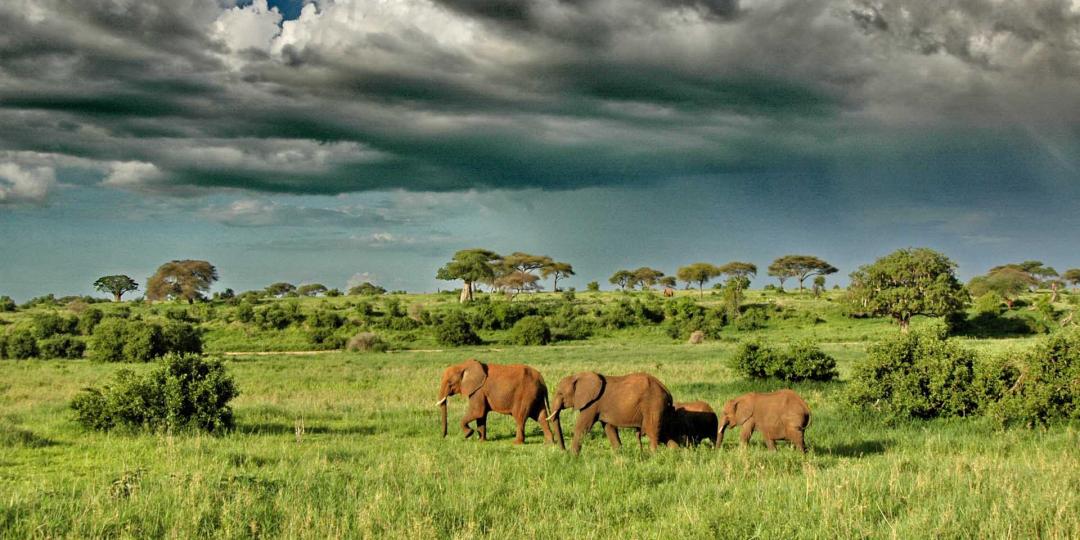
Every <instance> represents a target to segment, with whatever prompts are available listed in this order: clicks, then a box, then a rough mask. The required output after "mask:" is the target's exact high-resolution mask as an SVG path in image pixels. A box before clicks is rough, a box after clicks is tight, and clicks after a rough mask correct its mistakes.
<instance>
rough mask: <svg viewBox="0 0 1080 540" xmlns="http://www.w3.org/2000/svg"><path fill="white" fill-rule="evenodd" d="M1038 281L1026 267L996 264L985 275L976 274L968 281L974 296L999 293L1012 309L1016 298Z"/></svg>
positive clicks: (969, 289) (969, 288)
mask: <svg viewBox="0 0 1080 540" xmlns="http://www.w3.org/2000/svg"><path fill="white" fill-rule="evenodd" d="M1037 283H1038V279H1036V278H1035V276H1033V275H1031V274H1030V273H1029V272H1027V271H1025V270H1024V269H1022V268H1020V267H1018V266H1013V265H1005V266H996V267H994V268H993V269H991V270H990V272H989V273H987V274H986V275H984V276H975V277H974V278H971V281H969V282H968V291H969V292H970V293H971V295H972V296H982V295H984V294H986V293H989V292H993V293H997V294H998V295H999V296H1001V298H1002V299H1003V300H1005V304H1006V305H1008V306H1009V309H1012V307H1013V302H1015V301H1016V298H1017V297H1018V296H1019V295H1020V294H1022V293H1024V292H1026V291H1027V290H1028V289H1029V288H1030V287H1032V286H1033V285H1035V284H1037Z"/></svg>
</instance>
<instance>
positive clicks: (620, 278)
mask: <svg viewBox="0 0 1080 540" xmlns="http://www.w3.org/2000/svg"><path fill="white" fill-rule="evenodd" d="M633 282H634V273H633V272H631V271H629V270H619V271H617V272H615V273H614V274H611V277H609V278H608V283H610V284H612V285H618V286H619V288H620V289H622V290H624V291H625V290H626V286H627V285H629V284H631V283H633Z"/></svg>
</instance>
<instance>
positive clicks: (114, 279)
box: [94, 274, 139, 302]
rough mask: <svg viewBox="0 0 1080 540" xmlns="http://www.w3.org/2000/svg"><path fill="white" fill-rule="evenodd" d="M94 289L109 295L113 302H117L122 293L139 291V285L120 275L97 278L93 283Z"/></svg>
mask: <svg viewBox="0 0 1080 540" xmlns="http://www.w3.org/2000/svg"><path fill="white" fill-rule="evenodd" d="M94 288H95V289H97V290H99V291H101V292H107V293H111V294H112V295H113V302H119V301H120V297H122V296H124V293H126V292H131V291H137V290H139V284H138V283H136V282H135V280H134V279H131V278H130V277H128V276H125V275H123V274H120V275H115V276H102V277H99V278H98V279H97V281H95V282H94Z"/></svg>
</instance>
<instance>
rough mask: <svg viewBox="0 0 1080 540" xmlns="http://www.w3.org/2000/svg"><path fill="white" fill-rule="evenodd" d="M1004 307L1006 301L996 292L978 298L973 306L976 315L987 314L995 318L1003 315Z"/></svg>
mask: <svg viewBox="0 0 1080 540" xmlns="http://www.w3.org/2000/svg"><path fill="white" fill-rule="evenodd" d="M1003 307H1005V300H1004V299H1003V298H1002V297H1001V295H1000V294H998V293H996V292H988V293H986V294H984V295H982V296H980V297H978V298H976V299H975V304H974V305H973V306H972V308H973V309H974V311H975V314H976V315H982V314H984V313H985V314H988V315H993V316H997V315H1001V312H1002V311H1003V310H1002V308H1003Z"/></svg>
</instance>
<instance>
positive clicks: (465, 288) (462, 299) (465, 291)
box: [458, 281, 473, 304]
mask: <svg viewBox="0 0 1080 540" xmlns="http://www.w3.org/2000/svg"><path fill="white" fill-rule="evenodd" d="M472 299H473V297H472V282H471V281H466V282H465V284H464V285H462V286H461V295H460V296H458V303H460V304H464V303H467V302H471V301H472Z"/></svg>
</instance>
